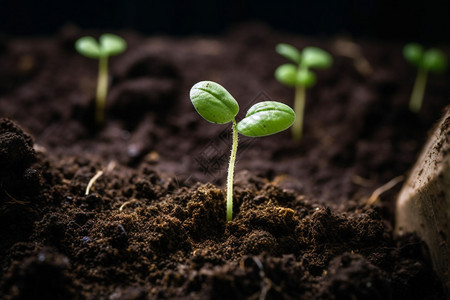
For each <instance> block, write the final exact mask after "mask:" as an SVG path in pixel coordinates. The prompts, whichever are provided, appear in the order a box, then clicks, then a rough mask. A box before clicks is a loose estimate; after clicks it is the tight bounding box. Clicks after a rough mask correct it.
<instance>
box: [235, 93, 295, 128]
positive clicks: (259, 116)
mask: <svg viewBox="0 0 450 300" xmlns="http://www.w3.org/2000/svg"><path fill="white" fill-rule="evenodd" d="M294 120H295V113H294V111H293V110H292V108H290V107H289V106H287V105H286V104H283V103H280V102H276V101H264V102H260V103H257V104H255V105H253V106H252V107H251V108H250V109H249V110H248V112H247V115H246V116H245V118H244V119H242V120H241V121H240V122H239V123H238V124H237V130H238V132H240V133H241V134H243V135H246V136H250V137H260V136H266V135H271V134H274V133H277V132H280V131H283V130H285V129H287V128H289V127H290V126H291V125H292V124H293V123H294Z"/></svg>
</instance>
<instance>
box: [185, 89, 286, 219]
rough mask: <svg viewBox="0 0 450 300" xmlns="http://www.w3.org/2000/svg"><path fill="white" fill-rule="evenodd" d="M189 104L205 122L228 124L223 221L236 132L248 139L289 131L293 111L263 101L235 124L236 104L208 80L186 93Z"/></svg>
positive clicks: (230, 185)
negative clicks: (230, 139) (230, 135)
mask: <svg viewBox="0 0 450 300" xmlns="http://www.w3.org/2000/svg"><path fill="white" fill-rule="evenodd" d="M190 97H191V101H192V104H193V105H194V107H195V109H196V110H197V112H198V113H199V114H200V115H201V116H202V117H203V118H205V119H206V120H207V121H209V122H211V123H216V124H225V123H229V122H231V123H232V130H233V144H232V147H231V156H230V162H229V166H228V177H227V221H230V220H231V219H232V217H233V177H234V165H235V160H236V152H237V147H238V132H239V133H241V134H243V135H245V136H249V137H261V136H267V135H271V134H274V133H277V132H280V131H283V130H285V129H287V128H289V127H290V126H291V125H292V124H293V123H294V120H295V113H294V111H293V110H292V109H291V108H290V107H289V106H287V105H285V104H283V103H280V102H276V101H263V102H259V103H257V104H255V105H253V106H252V107H251V108H250V109H249V110H248V111H247V114H246V116H245V118H244V119H242V120H241V121H240V122H239V123H236V119H235V117H236V115H237V113H238V112H239V105H238V103H237V102H236V100H235V99H234V98H233V96H231V94H230V93H229V92H228V91H227V90H226V89H225V88H224V87H222V86H221V85H219V84H218V83H215V82H212V81H201V82H198V83H196V84H195V85H194V86H193V87H192V89H191V92H190Z"/></svg>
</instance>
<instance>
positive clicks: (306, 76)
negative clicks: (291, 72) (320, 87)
mask: <svg viewBox="0 0 450 300" xmlns="http://www.w3.org/2000/svg"><path fill="white" fill-rule="evenodd" d="M296 81H297V84H300V85H303V86H304V87H306V88H309V87H312V86H313V85H315V84H316V75H315V74H314V72H312V71H310V70H308V69H300V70H299V71H298V72H297V74H296Z"/></svg>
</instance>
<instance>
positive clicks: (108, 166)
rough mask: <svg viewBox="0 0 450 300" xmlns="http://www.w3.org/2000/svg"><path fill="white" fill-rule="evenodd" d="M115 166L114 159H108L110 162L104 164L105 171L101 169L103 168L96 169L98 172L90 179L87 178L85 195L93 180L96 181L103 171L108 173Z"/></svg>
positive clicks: (87, 193)
mask: <svg viewBox="0 0 450 300" xmlns="http://www.w3.org/2000/svg"><path fill="white" fill-rule="evenodd" d="M115 167H116V162H115V161H114V160H112V161H110V162H109V163H108V165H107V166H106V170H105V171H103V170H100V171H98V172H97V173H96V174H95V175H94V177H92V178H91V180H89V183H88V185H87V187H86V193H85V195H86V196H87V195H89V191H90V190H91V188H92V186H93V185H94V183H95V181H96V180H97V179H99V178H100V176H102V175H103V174H104V173H109V172H111V171H112V170H114V168H115Z"/></svg>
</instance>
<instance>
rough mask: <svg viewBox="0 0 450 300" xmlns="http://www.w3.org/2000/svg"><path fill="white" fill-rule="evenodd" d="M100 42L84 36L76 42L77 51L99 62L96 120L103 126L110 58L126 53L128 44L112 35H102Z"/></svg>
mask: <svg viewBox="0 0 450 300" xmlns="http://www.w3.org/2000/svg"><path fill="white" fill-rule="evenodd" d="M99 41H100V43H98V42H97V41H96V40H95V39H94V38H93V37H91V36H84V37H81V38H79V39H78V40H77V41H76V43H75V49H77V51H78V53H80V54H81V55H84V56H86V57H89V58H94V59H98V60H99V66H98V81H97V98H96V110H95V120H96V122H97V124H102V123H103V121H104V119H105V113H104V110H105V102H106V96H107V91H108V57H109V56H114V55H117V54H120V53H122V52H124V51H125V49H126V48H127V43H126V42H125V40H124V39H122V38H121V37H120V36H117V35H115V34H111V33H105V34H102V35H101V36H100V39H99Z"/></svg>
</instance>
